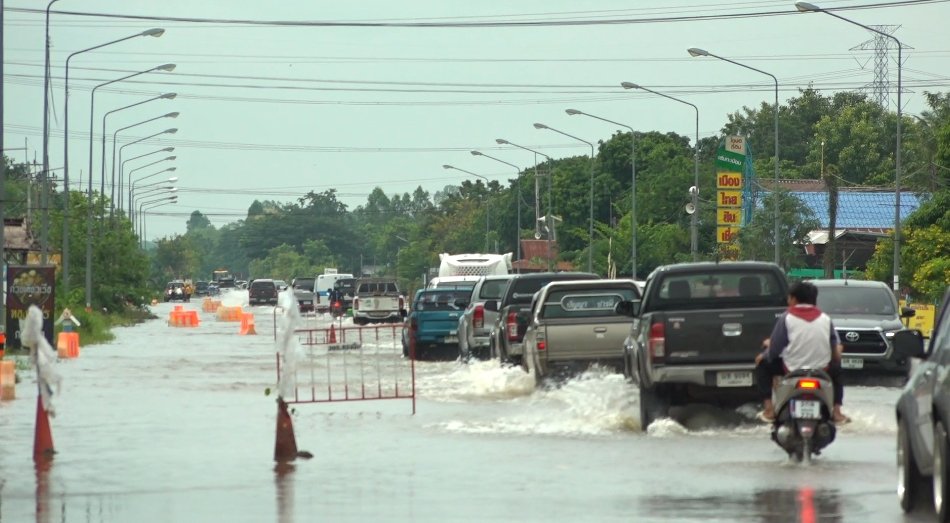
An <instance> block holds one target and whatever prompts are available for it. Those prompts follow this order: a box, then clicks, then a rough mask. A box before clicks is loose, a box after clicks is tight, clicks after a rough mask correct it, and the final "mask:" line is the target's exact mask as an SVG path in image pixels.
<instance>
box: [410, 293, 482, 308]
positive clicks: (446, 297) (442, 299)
mask: <svg viewBox="0 0 950 523" xmlns="http://www.w3.org/2000/svg"><path fill="white" fill-rule="evenodd" d="M469 297H471V293H470V292H468V291H465V290H459V291H451V290H444V291H428V292H424V293H422V294H420V295H419V296H418V297H417V299H416V301H415V303H413V304H412V308H413V309H414V310H417V311H439V310H442V311H449V310H458V309H460V308H461V309H464V308H465V307H466V306H467V305H468V300H469ZM458 300H462V302H463V303H459V304H456V301H458Z"/></svg>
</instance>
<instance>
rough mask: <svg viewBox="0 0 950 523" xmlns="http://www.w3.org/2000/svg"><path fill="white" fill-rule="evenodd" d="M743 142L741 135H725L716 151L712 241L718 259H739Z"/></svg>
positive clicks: (743, 159)
mask: <svg viewBox="0 0 950 523" xmlns="http://www.w3.org/2000/svg"><path fill="white" fill-rule="evenodd" d="M745 168H746V142H745V138H744V137H742V136H727V137H726V138H725V139H724V140H723V142H722V145H720V146H719V150H718V151H716V243H717V244H718V245H719V258H720V259H722V260H737V259H738V258H739V243H738V239H739V227H741V226H742V218H743V216H742V215H743V203H744V198H743V193H744V192H745V191H744V190H745V176H744V175H743V172H744V171H745Z"/></svg>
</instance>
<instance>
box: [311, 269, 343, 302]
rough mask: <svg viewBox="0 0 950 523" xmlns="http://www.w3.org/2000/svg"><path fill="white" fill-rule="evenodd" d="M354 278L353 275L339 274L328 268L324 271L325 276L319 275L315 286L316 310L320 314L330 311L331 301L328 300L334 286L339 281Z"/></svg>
mask: <svg viewBox="0 0 950 523" xmlns="http://www.w3.org/2000/svg"><path fill="white" fill-rule="evenodd" d="M352 277H353V275H352V274H350V273H342V272H337V270H336V269H335V268H333V267H327V268H326V269H324V270H323V274H320V275H318V276H317V278H316V281H315V282H314V284H313V298H314V301H313V303H314V308H315V309H316V310H317V311H318V312H326V311H328V310H330V300H329V299H328V296H329V294H330V289H332V288H333V285H334V284H335V283H336V282H337V280H341V279H343V278H352Z"/></svg>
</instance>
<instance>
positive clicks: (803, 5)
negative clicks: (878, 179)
mask: <svg viewBox="0 0 950 523" xmlns="http://www.w3.org/2000/svg"><path fill="white" fill-rule="evenodd" d="M795 7H796V8H797V9H798V10H799V11H801V12H821V13H825V14H826V15H829V16H833V17H835V18H837V19H839V20H844V21H845V22H848V23H849V24H854V25H856V26H858V27H863V28H865V29H867V30H868V31H871V32H872V33H876V34H879V35H881V36H884V37H887V38H890V39H891V40H893V41H894V42H895V43H896V44H897V145H896V148H897V151H896V152H895V153H894V270H893V274H892V279H893V286H894V292H895V293H900V263H901V247H900V244H901V134H902V133H901V120H902V119H903V118H902V111H903V107H901V92H902V91H903V89H902V86H901V70H902V68H903V58H902V56H901V53H902V51H903V49H904V45H903V44H902V43H901V41H900V40H898V39H897V37H896V36H894V35H892V34H888V33H885V32H884V31H880V30H878V29H874V28H873V27H871V26H867V25H864V24H860V23H858V22H855V21H854V20H851V19H850V18H845V17H843V16H841V15H837V14H835V13H832V12H831V11H828V10H825V9H822V8H820V7H818V6H816V5H814V4H809V3H808V2H796V3H795Z"/></svg>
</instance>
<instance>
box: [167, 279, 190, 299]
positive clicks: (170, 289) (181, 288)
mask: <svg viewBox="0 0 950 523" xmlns="http://www.w3.org/2000/svg"><path fill="white" fill-rule="evenodd" d="M165 301H191V294H189V293H188V287H187V286H186V285H185V282H184V281H182V280H172V281H170V282H168V284H166V285H165Z"/></svg>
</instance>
